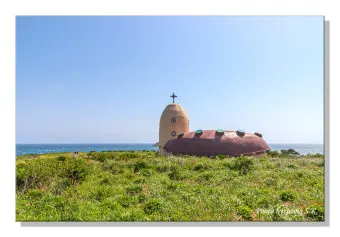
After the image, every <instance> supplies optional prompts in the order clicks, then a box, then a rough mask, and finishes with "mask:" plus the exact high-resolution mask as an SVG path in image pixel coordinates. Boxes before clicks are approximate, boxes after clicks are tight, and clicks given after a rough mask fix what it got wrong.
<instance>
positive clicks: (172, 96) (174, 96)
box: [170, 93, 177, 103]
mask: <svg viewBox="0 0 340 237" xmlns="http://www.w3.org/2000/svg"><path fill="white" fill-rule="evenodd" d="M170 97H171V98H172V103H175V98H176V97H177V95H175V93H172V95H171V96H170Z"/></svg>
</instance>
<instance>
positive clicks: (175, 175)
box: [168, 169, 185, 180]
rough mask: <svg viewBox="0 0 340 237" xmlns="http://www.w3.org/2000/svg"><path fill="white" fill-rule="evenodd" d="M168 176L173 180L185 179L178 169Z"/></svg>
mask: <svg viewBox="0 0 340 237" xmlns="http://www.w3.org/2000/svg"><path fill="white" fill-rule="evenodd" d="M168 176H169V178H170V179H171V180H182V179H184V178H185V177H184V175H183V174H182V173H181V172H180V171H179V170H178V169H174V170H173V171H171V172H170V173H169V174H168Z"/></svg>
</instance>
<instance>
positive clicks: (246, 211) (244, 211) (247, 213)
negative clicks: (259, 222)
mask: <svg viewBox="0 0 340 237" xmlns="http://www.w3.org/2000/svg"><path fill="white" fill-rule="evenodd" d="M237 214H238V215H240V216H242V219H243V220H247V221H249V220H252V216H251V209H250V207H248V206H247V205H241V206H239V207H238V208H237Z"/></svg>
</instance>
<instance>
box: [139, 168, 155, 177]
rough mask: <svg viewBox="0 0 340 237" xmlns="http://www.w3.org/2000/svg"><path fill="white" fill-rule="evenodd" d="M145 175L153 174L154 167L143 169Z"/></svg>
mask: <svg viewBox="0 0 340 237" xmlns="http://www.w3.org/2000/svg"><path fill="white" fill-rule="evenodd" d="M140 173H141V174H142V175H143V176H151V175H152V169H141V172H140Z"/></svg>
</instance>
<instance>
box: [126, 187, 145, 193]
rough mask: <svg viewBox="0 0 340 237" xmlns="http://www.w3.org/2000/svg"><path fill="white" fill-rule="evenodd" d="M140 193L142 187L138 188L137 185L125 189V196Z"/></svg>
mask: <svg viewBox="0 0 340 237" xmlns="http://www.w3.org/2000/svg"><path fill="white" fill-rule="evenodd" d="M141 191H142V187H141V186H139V185H136V186H132V187H128V188H127V189H126V194H129V195H136V194H138V193H140V192H141Z"/></svg>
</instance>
